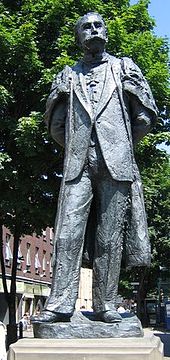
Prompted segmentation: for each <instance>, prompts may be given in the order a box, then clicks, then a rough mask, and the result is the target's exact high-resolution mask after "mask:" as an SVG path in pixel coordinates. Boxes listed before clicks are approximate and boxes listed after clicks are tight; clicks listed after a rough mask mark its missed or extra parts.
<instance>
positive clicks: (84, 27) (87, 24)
mask: <svg viewBox="0 0 170 360" xmlns="http://www.w3.org/2000/svg"><path fill="white" fill-rule="evenodd" d="M88 29H91V24H90V23H86V24H84V25H83V30H88Z"/></svg>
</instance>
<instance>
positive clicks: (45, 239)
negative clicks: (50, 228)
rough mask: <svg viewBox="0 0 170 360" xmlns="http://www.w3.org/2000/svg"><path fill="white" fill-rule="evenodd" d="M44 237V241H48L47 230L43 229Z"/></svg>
mask: <svg viewBox="0 0 170 360" xmlns="http://www.w3.org/2000/svg"><path fill="white" fill-rule="evenodd" d="M42 237H43V241H47V237H46V230H43V232H42Z"/></svg>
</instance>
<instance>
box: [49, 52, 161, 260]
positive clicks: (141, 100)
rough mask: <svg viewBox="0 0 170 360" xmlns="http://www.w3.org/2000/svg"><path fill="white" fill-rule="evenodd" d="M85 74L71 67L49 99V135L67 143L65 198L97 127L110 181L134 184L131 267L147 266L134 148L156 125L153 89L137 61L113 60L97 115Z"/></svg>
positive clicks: (128, 255)
mask: <svg viewBox="0 0 170 360" xmlns="http://www.w3.org/2000/svg"><path fill="white" fill-rule="evenodd" d="M82 70H83V62H82V61H79V62H78V63H77V64H76V65H75V66H74V67H73V68H70V67H68V66H66V67H65V68H64V70H63V71H62V72H61V73H60V74H58V75H57V77H56V79H55V80H54V82H53V84H52V89H51V94H50V96H49V98H48V100H47V110H46V115H45V119H46V123H47V125H48V128H49V131H50V132H51V134H52V136H53V138H54V139H55V140H56V141H57V142H58V143H59V144H60V145H62V146H64V145H65V144H66V147H65V160H64V174H63V185H62V187H61V191H60V198H61V197H62V188H63V186H64V184H65V181H69V180H73V179H75V178H76V177H77V176H78V175H79V174H80V172H81V170H82V168H83V166H84V162H85V158H86V154H87V150H88V147H89V143H90V137H91V131H92V127H93V125H94V126H95V129H96V133H97V137H98V140H99V144H100V148H101V151H102V153H103V157H104V160H105V163H106V165H107V167H108V170H109V172H110V174H111V176H112V177H113V178H114V179H115V180H117V181H130V182H131V183H132V186H131V190H132V191H131V206H130V216H129V219H128V227H127V232H126V236H125V242H126V247H125V248H126V262H127V264H128V265H129V264H130V265H131V266H132V265H148V264H149V263H150V244H149V240H148V233H147V223H146V215H145V209H144V201H143V193H142V189H141V181H140V176H139V172H138V168H137V166H136V163H135V159H134V153H133V143H134V142H136V141H138V139H140V138H141V137H143V136H144V135H145V134H146V133H147V132H148V131H149V129H150V125H151V123H152V122H154V121H155V118H156V114H157V108H156V106H155V103H154V100H153V97H152V94H151V91H150V88H149V85H148V84H147V82H146V80H145V79H144V77H143V75H142V73H141V71H140V69H139V68H138V67H137V66H136V65H135V64H134V63H133V61H132V60H131V59H128V58H123V59H117V58H115V57H112V56H110V55H108V64H107V70H106V80H105V83H104V84H103V89H102V96H101V101H100V102H99V104H98V108H97V110H96V112H95V113H94V112H93V110H92V106H91V103H90V100H89V97H88V93H87V90H86V84H85V81H84V76H83V74H82ZM60 200H61V199H60ZM89 219H92V217H89ZM89 234H91V232H90V231H89V230H88V227H87V238H88V241H87V242H86V245H85V255H86V256H85V260H87V259H88V260H89V258H90V259H91V263H92V258H93V248H94V246H93V244H92V242H91V240H90V241H89V237H90V236H91V235H89ZM93 239H94V236H93ZM90 244H91V246H90V248H89V245H90ZM134 245H135V246H134ZM89 255H90V256H89ZM86 264H87V261H86Z"/></svg>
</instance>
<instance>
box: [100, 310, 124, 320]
mask: <svg viewBox="0 0 170 360" xmlns="http://www.w3.org/2000/svg"><path fill="white" fill-rule="evenodd" d="M97 319H98V320H100V321H103V322H106V323H117V322H121V321H122V317H121V316H120V314H119V313H118V312H117V311H116V310H107V311H101V312H100V313H98V314H97Z"/></svg>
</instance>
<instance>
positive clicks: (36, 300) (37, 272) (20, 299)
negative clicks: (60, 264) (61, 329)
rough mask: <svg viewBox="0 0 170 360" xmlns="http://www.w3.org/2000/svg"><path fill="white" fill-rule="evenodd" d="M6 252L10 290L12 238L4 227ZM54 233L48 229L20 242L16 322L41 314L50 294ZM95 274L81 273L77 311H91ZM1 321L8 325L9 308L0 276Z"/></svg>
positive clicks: (83, 271) (24, 237) (84, 271)
mask: <svg viewBox="0 0 170 360" xmlns="http://www.w3.org/2000/svg"><path fill="white" fill-rule="evenodd" d="M3 249H4V259H5V267H6V276H7V285H8V287H10V277H11V265H12V252H13V235H12V234H11V232H10V231H9V230H8V229H7V228H6V227H3ZM52 253H53V230H52V229H50V228H46V230H45V231H43V232H42V236H41V237H37V236H36V235H35V234H33V236H29V235H25V236H23V237H21V238H20V243H19V250H18V264H17V281H16V305H17V314H16V316H17V321H19V320H20V319H21V317H22V316H23V314H24V313H29V314H30V315H31V314H33V313H35V312H36V311H37V310H41V308H42V307H43V305H44V303H45V301H46V299H47V297H48V296H49V293H50V286H51V278H52ZM91 283H92V272H91V270H89V269H81V280H80V286H79V297H78V300H77V304H76V308H77V309H80V308H82V309H86V310H90V309H91V297H92V296H91ZM0 303H1V307H0V320H1V321H3V322H5V323H8V311H7V304H6V302H5V298H4V292H3V286H2V279H1V272H0Z"/></svg>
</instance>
